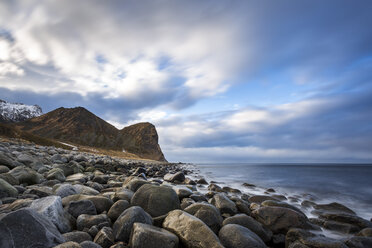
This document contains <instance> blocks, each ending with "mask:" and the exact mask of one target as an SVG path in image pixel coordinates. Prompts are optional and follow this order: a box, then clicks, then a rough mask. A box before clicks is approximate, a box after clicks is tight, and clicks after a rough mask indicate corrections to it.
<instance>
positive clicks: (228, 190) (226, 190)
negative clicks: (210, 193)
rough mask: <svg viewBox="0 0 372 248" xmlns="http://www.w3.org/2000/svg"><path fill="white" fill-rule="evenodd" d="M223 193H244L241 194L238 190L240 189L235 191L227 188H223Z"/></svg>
mask: <svg viewBox="0 0 372 248" xmlns="http://www.w3.org/2000/svg"><path fill="white" fill-rule="evenodd" d="M222 191H223V192H226V193H235V194H241V193H242V192H241V191H240V190H238V189H234V188H231V187H227V186H225V187H223V188H222Z"/></svg>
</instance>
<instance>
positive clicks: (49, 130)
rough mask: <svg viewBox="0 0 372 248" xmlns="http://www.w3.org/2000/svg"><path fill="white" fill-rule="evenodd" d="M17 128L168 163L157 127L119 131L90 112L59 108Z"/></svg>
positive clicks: (136, 127) (79, 109)
mask: <svg viewBox="0 0 372 248" xmlns="http://www.w3.org/2000/svg"><path fill="white" fill-rule="evenodd" d="M15 125H16V126H17V127H18V128H19V129H20V130H22V131H27V132H29V133H32V134H34V135H38V136H41V137H45V138H50V139H55V140H60V141H64V142H69V143H74V144H78V145H83V146H90V147H97V148H103V149H110V150H117V151H122V150H123V149H125V150H126V151H128V152H131V153H134V154H136V155H138V156H140V157H142V158H147V159H153V160H159V161H165V158H164V155H163V153H162V151H161V149H160V146H159V144H158V135H157V132H156V129H155V126H154V125H152V124H150V123H139V124H136V125H133V126H130V127H127V128H124V129H123V130H121V131H119V130H118V129H116V128H115V127H114V126H113V125H111V124H109V123H107V122H106V121H104V120H102V119H101V118H99V117H97V116H96V115H94V114H93V113H91V112H89V111H88V110H87V109H85V108H83V107H76V108H58V109H56V110H53V111H51V112H49V113H46V114H44V115H41V116H39V117H35V118H31V119H29V120H27V121H24V122H20V123H17V124H15ZM124 130H126V131H124Z"/></svg>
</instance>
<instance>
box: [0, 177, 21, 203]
mask: <svg viewBox="0 0 372 248" xmlns="http://www.w3.org/2000/svg"><path fill="white" fill-rule="evenodd" d="M17 196H18V190H17V189H16V188H14V187H13V186H12V185H10V184H9V183H8V182H7V181H5V180H3V179H1V178H0V199H1V198H4V197H17Z"/></svg>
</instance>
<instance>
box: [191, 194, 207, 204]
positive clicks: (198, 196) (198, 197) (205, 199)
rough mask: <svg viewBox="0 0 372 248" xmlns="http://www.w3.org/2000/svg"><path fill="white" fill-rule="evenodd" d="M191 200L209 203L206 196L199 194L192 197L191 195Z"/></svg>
mask: <svg viewBox="0 0 372 248" xmlns="http://www.w3.org/2000/svg"><path fill="white" fill-rule="evenodd" d="M190 198H191V199H193V200H194V201H196V202H206V201H208V199H207V197H205V195H203V194H201V193H199V192H195V193H193V194H192V195H190Z"/></svg>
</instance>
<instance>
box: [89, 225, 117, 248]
mask: <svg viewBox="0 0 372 248" xmlns="http://www.w3.org/2000/svg"><path fill="white" fill-rule="evenodd" d="M94 243H97V244H99V245H100V246H102V248H109V247H110V246H111V245H113V244H114V243H115V240H114V235H113V233H112V229H111V228H110V227H104V228H102V229H101V230H100V231H99V232H98V233H97V235H96V237H95V238H94Z"/></svg>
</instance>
